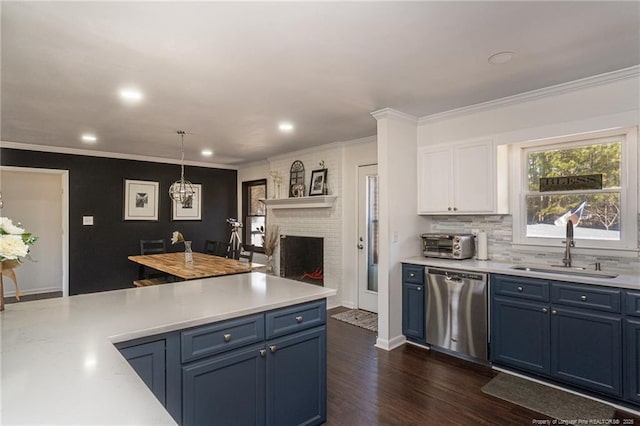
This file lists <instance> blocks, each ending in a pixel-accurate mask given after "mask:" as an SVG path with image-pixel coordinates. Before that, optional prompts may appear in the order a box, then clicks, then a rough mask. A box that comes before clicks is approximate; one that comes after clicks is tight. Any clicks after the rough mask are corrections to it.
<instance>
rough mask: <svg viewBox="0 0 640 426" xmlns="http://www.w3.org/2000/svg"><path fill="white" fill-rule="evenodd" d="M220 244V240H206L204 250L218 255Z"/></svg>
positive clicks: (206, 252) (205, 252)
mask: <svg viewBox="0 0 640 426" xmlns="http://www.w3.org/2000/svg"><path fill="white" fill-rule="evenodd" d="M219 244H220V241H213V240H205V241H204V250H202V252H203V253H204V254H213V255H216V254H217V253H218V245H219Z"/></svg>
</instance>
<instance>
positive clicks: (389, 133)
mask: <svg viewBox="0 0 640 426" xmlns="http://www.w3.org/2000/svg"><path fill="white" fill-rule="evenodd" d="M372 115H373V116H374V118H376V120H378V176H379V188H380V253H379V256H380V262H379V266H378V268H379V276H378V280H379V281H378V290H379V291H378V299H379V300H378V339H377V341H376V346H378V347H380V348H383V349H387V350H390V349H393V348H394V347H396V346H398V345H400V344H402V343H403V342H404V336H403V335H402V264H401V263H400V262H401V260H402V259H403V258H407V257H411V256H415V255H416V254H417V253H419V249H420V240H419V235H420V229H421V226H422V223H423V222H422V220H421V219H420V217H419V216H418V215H417V214H416V211H417V199H416V192H417V161H416V137H417V122H416V120H415V118H413V117H411V116H408V115H406V114H403V113H400V112H398V111H394V110H392V109H384V110H380V111H376V112H374V113H372Z"/></svg>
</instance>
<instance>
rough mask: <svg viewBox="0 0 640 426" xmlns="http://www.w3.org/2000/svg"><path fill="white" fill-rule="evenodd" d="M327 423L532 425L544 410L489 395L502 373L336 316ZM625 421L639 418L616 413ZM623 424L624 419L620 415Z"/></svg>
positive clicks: (330, 337) (329, 349)
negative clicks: (392, 344) (380, 335)
mask: <svg viewBox="0 0 640 426" xmlns="http://www.w3.org/2000/svg"><path fill="white" fill-rule="evenodd" d="M344 310H346V308H336V309H332V310H330V311H329V312H328V316H329V319H328V321H327V323H328V324H327V334H328V340H327V360H328V361H327V364H328V373H327V376H328V377H327V382H328V390H327V423H326V424H327V425H330V426H335V425H354V426H355V425H531V424H534V420H546V419H549V420H551V419H550V418H549V417H546V416H544V415H542V414H539V413H536V412H534V411H531V410H528V409H526V408H523V407H521V406H518V405H515V404H512V403H509V402H507V401H504V400H501V399H498V398H495V397H492V396H489V395H486V394H484V393H483V392H482V390H481V388H482V386H484V385H485V384H486V383H487V382H489V381H490V380H491V379H492V378H493V377H494V376H495V375H496V373H495V372H494V371H492V370H491V369H490V368H489V367H484V366H480V365H476V364H474V363H471V362H467V361H464V360H459V359H457V358H455V357H451V356H448V355H444V354H441V353H438V352H436V351H429V350H426V349H423V348H420V347H416V346H412V345H404V346H401V347H399V348H397V349H394V350H393V351H384V350H382V349H377V348H375V347H374V346H373V345H374V344H375V341H376V334H375V333H373V332H371V331H367V330H365V329H362V328H358V327H356V326H353V325H350V324H346V323H344V322H340V321H337V320H335V319H333V318H330V316H331V315H333V314H335V313H338V312H342V311H344ZM616 417H617V418H619V419H629V418H631V419H635V423H634V424H636V425H640V418H637V417H632V416H630V415H628V414H627V413H622V412H616ZM619 424H623V423H622V421H620V423H619Z"/></svg>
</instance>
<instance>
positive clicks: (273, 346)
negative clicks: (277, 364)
mask: <svg viewBox="0 0 640 426" xmlns="http://www.w3.org/2000/svg"><path fill="white" fill-rule="evenodd" d="M269 350H270V351H271V353H274V352H275V351H277V350H278V348H277V347H276V345H271V346H269Z"/></svg>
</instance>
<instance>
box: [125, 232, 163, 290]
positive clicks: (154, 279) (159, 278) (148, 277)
mask: <svg viewBox="0 0 640 426" xmlns="http://www.w3.org/2000/svg"><path fill="white" fill-rule="evenodd" d="M166 252H167V246H166V243H165V241H164V240H140V254H159V253H166ZM167 281H168V276H167V274H165V273H164V272H158V271H156V270H155V269H151V268H147V267H146V266H144V265H140V266H139V267H138V279H137V280H134V281H133V285H135V286H136V287H146V286H150V285H156V284H164V283H166V282H167Z"/></svg>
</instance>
